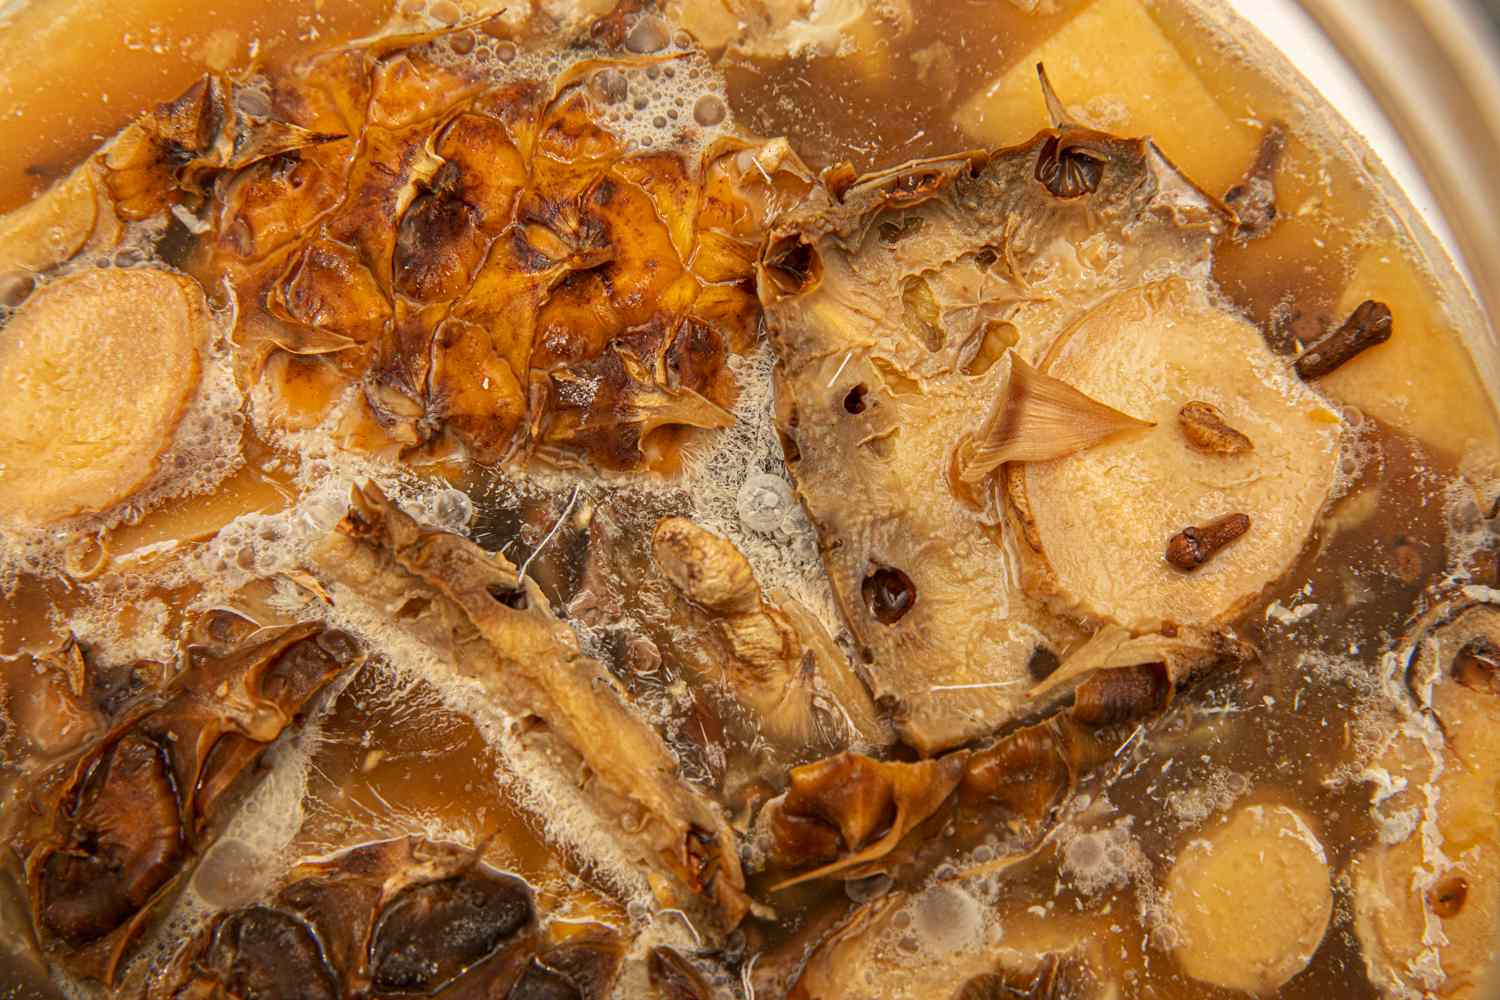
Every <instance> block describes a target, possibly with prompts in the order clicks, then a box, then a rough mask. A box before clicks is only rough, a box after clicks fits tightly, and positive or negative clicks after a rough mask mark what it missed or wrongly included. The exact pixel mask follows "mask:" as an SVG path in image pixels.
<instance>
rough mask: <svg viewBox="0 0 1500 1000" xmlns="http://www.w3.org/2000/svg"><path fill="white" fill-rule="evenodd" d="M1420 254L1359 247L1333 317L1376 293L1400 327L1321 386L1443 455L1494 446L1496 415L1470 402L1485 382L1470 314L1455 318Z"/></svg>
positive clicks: (1392, 246) (1400, 247) (1388, 246)
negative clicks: (1468, 332)
mask: <svg viewBox="0 0 1500 1000" xmlns="http://www.w3.org/2000/svg"><path fill="white" fill-rule="evenodd" d="M1419 261H1420V256H1419V255H1418V253H1417V251H1416V250H1415V249H1414V248H1411V247H1409V246H1407V245H1405V244H1401V243H1380V244H1375V245H1372V246H1369V247H1366V248H1364V249H1363V250H1362V251H1360V253H1359V255H1358V257H1357V259H1356V261H1355V264H1354V273H1353V275H1352V276H1351V278H1350V280H1349V285H1348V287H1347V288H1346V289H1345V291H1344V294H1343V295H1342V296H1341V297H1340V299H1339V302H1338V306H1337V308H1336V309H1335V311H1334V312H1335V317H1336V318H1335V319H1334V322H1335V323H1340V322H1342V321H1343V320H1344V319H1345V318H1346V317H1349V316H1352V315H1353V314H1354V312H1355V311H1356V310H1357V309H1358V308H1359V307H1360V305H1361V304H1363V303H1364V302H1366V301H1369V300H1374V301H1376V302H1381V303H1384V304H1385V305H1386V306H1387V307H1389V309H1390V312H1391V318H1392V329H1394V330H1395V333H1394V335H1393V336H1391V338H1390V339H1389V340H1387V341H1386V342H1385V343H1382V344H1378V345H1376V346H1373V347H1371V348H1370V349H1369V350H1366V351H1363V352H1361V353H1360V354H1359V355H1357V356H1356V357H1353V358H1351V359H1349V360H1348V361H1347V362H1346V363H1345V364H1343V365H1341V366H1340V367H1339V368H1338V369H1337V370H1336V371H1333V372H1330V373H1329V374H1327V375H1324V376H1323V377H1322V378H1320V379H1318V383H1317V386H1318V391H1319V392H1322V393H1325V394H1326V395H1327V396H1328V397H1329V398H1330V399H1334V400H1337V401H1338V402H1340V403H1349V404H1352V405H1353V406H1356V407H1358V408H1359V409H1360V410H1361V411H1363V412H1364V413H1367V414H1369V415H1370V416H1372V417H1375V418H1376V419H1378V420H1381V421H1383V422H1385V423H1386V424H1389V425H1390V426H1391V427H1394V428H1395V429H1396V430H1399V431H1404V432H1406V433H1408V434H1412V435H1414V436H1415V437H1417V438H1419V439H1420V440H1421V441H1422V443H1423V444H1424V445H1426V446H1427V447H1428V448H1431V449H1433V450H1435V451H1437V452H1439V453H1440V454H1443V455H1447V456H1450V457H1453V458H1457V457H1459V456H1462V455H1467V454H1470V453H1472V452H1473V451H1474V450H1475V449H1476V448H1485V449H1488V450H1494V448H1495V447H1496V444H1497V440H1500V434H1497V431H1496V427H1495V418H1494V415H1493V414H1492V412H1491V411H1490V410H1489V408H1487V407H1481V406H1471V405H1469V401H1471V400H1474V399H1482V398H1485V395H1484V394H1485V389H1484V385H1483V383H1482V382H1481V381H1480V378H1479V375H1478V373H1477V372H1476V371H1475V368H1474V360H1473V358H1472V357H1470V355H1469V353H1468V351H1466V350H1465V348H1464V343H1463V339H1462V337H1460V336H1459V333H1458V330H1459V329H1463V328H1465V325H1466V324H1467V322H1468V321H1467V320H1466V319H1465V317H1464V316H1463V315H1461V314H1460V315H1458V316H1456V317H1453V318H1450V316H1449V311H1450V310H1455V309H1458V308H1461V307H1460V306H1459V305H1458V304H1457V303H1456V302H1455V301H1449V302H1445V301H1443V300H1441V299H1439V298H1437V296H1436V295H1434V293H1433V292H1432V291H1431V290H1430V289H1429V287H1428V280H1427V279H1426V277H1425V276H1424V275H1423V273H1422V271H1421V269H1420V264H1419Z"/></svg>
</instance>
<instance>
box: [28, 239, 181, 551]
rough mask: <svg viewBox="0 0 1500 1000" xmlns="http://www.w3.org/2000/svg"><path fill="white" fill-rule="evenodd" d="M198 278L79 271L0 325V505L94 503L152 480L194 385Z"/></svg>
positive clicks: (58, 509) (62, 509) (81, 509)
mask: <svg viewBox="0 0 1500 1000" xmlns="http://www.w3.org/2000/svg"><path fill="white" fill-rule="evenodd" d="M208 336H209V315H208V307H207V304H206V303H205V302H204V299H203V293H202V291H201V290H200V289H199V288H198V286H197V284H195V283H194V282H192V281H191V280H189V279H187V278H184V277H182V276H180V275H176V274H172V273H169V272H167V271H160V270H154V269H150V268H137V269H125V268H109V269H107V270H90V271H80V272H76V273H74V274H70V275H68V276H67V277H64V278H60V279H59V280H57V281H56V282H53V283H51V284H48V285H46V286H45V287H43V288H42V289H41V290H40V291H38V292H36V293H35V294H34V295H33V296H32V297H31V298H29V299H28V300H26V303H25V304H24V305H23V306H22V307H21V308H20V309H19V310H18V311H17V312H16V314H15V316H14V317H12V319H11V321H10V322H9V323H8V324H6V326H5V327H4V332H3V335H0V515H3V516H6V517H11V518H15V519H17V520H20V521H24V522H27V523H32V524H43V523H48V522H54V521H60V520H63V519H65V518H69V517H72V516H74V515H77V514H81V513H86V512H97V511H104V510H108V509H109V508H111V507H113V506H115V505H116V504H119V503H121V502H123V501H124V500H127V499H129V498H130V497H131V496H132V495H133V494H135V493H136V492H138V491H139V490H140V489H142V488H143V487H145V486H146V485H147V484H148V483H150V481H151V479H152V477H153V476H154V475H155V474H156V471H157V468H158V466H159V464H160V461H161V458H162V456H163V455H164V454H165V453H166V452H167V450H168V449H169V448H170V447H171V445H172V439H173V435H174V434H175V433H176V431H177V424H178V421H179V420H180V419H181V417H182V414H183V411H184V410H185V409H186V408H187V405H188V402H189V400H190V399H191V398H192V396H193V392H194V390H195V389H196V388H197V385H198V372H199V367H200V363H201V353H202V351H203V349H204V347H205V345H206V342H207V339H208Z"/></svg>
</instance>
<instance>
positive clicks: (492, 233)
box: [104, 20, 807, 469]
mask: <svg viewBox="0 0 1500 1000" xmlns="http://www.w3.org/2000/svg"><path fill="white" fill-rule="evenodd" d="M617 28H618V25H613V26H612V25H611V24H610V23H602V24H601V26H599V27H598V28H596V30H595V31H594V33H593V35H592V36H591V37H590V38H589V39H588V40H586V41H585V44H587V45H590V46H597V47H595V48H592V49H579V50H578V52H577V53H576V54H570V56H569V59H568V60H566V61H564V62H563V64H562V68H561V69H548V68H544V66H545V65H546V64H543V63H541V62H531V61H528V60H526V59H524V58H523V59H515V65H514V66H510V65H507V64H502V62H501V61H500V60H498V59H494V58H491V59H490V60H489V61H488V62H485V61H482V60H480V59H478V58H468V59H456V58H455V57H454V53H455V52H456V51H457V49H456V48H455V46H460V47H462V46H463V45H467V46H471V47H472V46H473V44H474V42H473V38H474V35H473V33H472V32H471V31H469V30H467V29H466V30H464V31H462V32H458V31H455V32H439V33H435V34H423V35H412V36H406V37H399V36H398V37H394V38H386V39H382V40H381V41H379V42H377V43H373V44H371V45H368V46H365V47H359V46H356V47H352V48H348V49H342V50H336V51H334V52H332V53H325V54H322V55H319V56H317V57H315V58H311V59H309V60H307V61H305V62H304V63H302V64H299V65H298V66H296V67H295V68H294V71H293V72H292V73H291V74H289V75H288V76H287V77H284V78H283V77H277V78H275V79H273V80H272V81H270V86H269V96H266V93H267V92H266V91H265V90H264V89H247V88H242V87H239V86H238V85H234V84H230V83H227V82H223V81H219V80H217V79H215V78H209V79H208V80H206V81H205V82H204V83H202V84H200V85H199V87H197V88H195V90H194V91H193V92H190V93H189V94H187V95H185V96H184V97H183V98H182V99H181V100H179V101H177V102H174V103H173V104H171V105H166V106H163V108H162V109H160V110H159V111H158V112H157V113H156V114H155V115H153V116H150V117H148V118H147V119H145V120H144V121H143V122H142V123H141V124H140V125H138V126H135V127H134V129H133V130H132V131H130V132H127V133H126V134H125V135H124V136H122V137H121V138H120V139H118V140H116V143H115V145H114V146H113V147H111V149H110V151H109V153H108V155H107V156H106V158H105V161H104V162H105V163H106V164H107V165H109V167H110V170H111V173H110V182H111V185H112V187H111V190H112V191H114V193H115V195H116V199H117V203H118V204H119V205H120V206H121V211H123V212H125V213H126V214H128V215H131V216H132V217H141V215H142V214H143V213H147V212H149V211H152V210H154V211H162V210H165V208H166V207H167V206H168V205H176V206H178V207H179V209H180V207H181V206H182V205H184V204H189V205H197V204H199V203H200V202H203V201H204V200H205V199H206V200H207V204H206V205H205V206H204V208H203V209H202V213H203V215H204V217H206V219H207V220H208V221H209V222H210V224H211V225H212V230H211V233H210V235H209V236H208V237H207V238H206V240H205V245H206V249H205V251H204V252H202V253H200V255H199V259H198V260H197V262H196V264H195V269H196V271H197V273H199V274H200V275H202V276H203V277H204V278H205V280H208V279H209V278H216V277H217V276H218V275H221V274H225V273H227V274H228V275H229V276H230V279H231V282H232V283H233V284H234V286H235V287H236V289H237V291H238V293H239V301H240V302H241V304H242V307H243V308H242V312H241V315H240V318H239V329H238V331H237V341H238V343H239V344H240V346H241V350H242V356H241V359H240V369H241V371H242V373H243V376H244V377H245V378H246V379H247V380H256V379H258V378H259V377H260V373H261V372H262V371H263V370H264V368H265V365H266V363H267V360H268V359H274V358H275V357H276V356H279V355H280V354H282V353H291V354H295V355H304V356H316V357H318V358H319V361H318V362H317V366H319V367H321V368H323V369H324V370H325V371H326V372H328V373H329V374H330V376H331V377H335V378H336V379H337V380H338V381H341V382H342V383H344V384H345V385H353V386H356V387H357V388H358V390H359V391H358V393H357V396H358V398H357V400H356V401H355V402H354V404H353V406H352V408H350V407H345V408H344V410H343V411H342V412H341V413H340V414H339V415H338V418H337V424H336V429H337V430H338V433H339V434H340V436H341V439H342V440H343V441H344V443H345V444H347V445H349V446H353V447H359V448H365V449H369V450H375V451H380V452H383V453H387V454H401V453H405V454H410V453H413V452H414V451H415V450H417V449H420V448H423V447H426V446H433V447H439V446H442V445H444V444H458V445H461V446H462V447H463V448H464V449H466V451H467V453H468V454H469V455H470V456H471V457H473V458H474V459H476V460H478V461H481V462H495V461H499V460H503V459H508V458H511V457H514V456H517V455H521V454H531V455H538V456H540V457H543V458H545V459H547V460H550V461H554V462H556V463H559V464H576V463H578V462H580V461H587V462H592V463H593V464H595V465H598V466H602V467H604V468H608V469H631V468H638V467H641V466H643V465H652V464H658V463H667V464H670V459H669V458H668V454H669V451H670V449H669V448H668V447H666V446H668V445H670V444H671V442H673V441H676V440H680V439H682V438H683V436H684V431H683V429H684V428H722V427H727V426H729V425H731V424H732V423H733V417H732V416H731V415H730V413H729V409H728V408H729V407H730V406H731V405H732V404H733V401H734V398H735V394H736V389H735V385H734V380H733V378H732V376H731V375H730V373H729V371H728V369H727V367H726V361H727V358H728V356H729V355H730V354H732V353H737V352H744V351H746V350H748V349H749V348H750V347H751V346H752V345H753V336H754V320H755V314H756V306H755V299H754V294H753V289H752V288H751V285H750V282H751V280H752V279H753V262H754V259H755V255H756V249H757V247H758V241H759V233H760V222H761V219H762V216H763V213H764V212H765V211H766V210H767V209H768V207H769V206H770V205H771V204H773V203H774V202H775V201H776V198H775V197H767V196H768V195H774V193H775V192H774V189H775V188H776V187H777V186H778V185H783V184H785V185H789V189H794V190H798V191H800V190H801V189H805V187H806V186H807V181H806V180H805V179H803V178H800V177H796V176H794V175H793V173H787V172H786V171H784V170H782V169H781V168H779V167H777V166H775V165H774V164H773V165H771V166H770V168H769V169H768V168H767V162H766V161H764V160H763V159H760V160H757V159H756V150H755V148H754V147H751V146H748V145H747V144H746V143H744V142H741V141H739V140H734V139H727V138H722V137H721V138H718V139H715V138H714V135H716V134H718V133H716V132H715V131H714V130H712V129H705V128H703V127H699V126H696V125H693V124H692V123H691V122H690V121H689V122H687V123H684V124H681V125H676V126H674V127H673V130H672V131H671V133H670V135H664V136H659V137H657V138H655V139H653V140H648V141H647V142H646V144H645V146H644V147H643V146H641V145H640V140H639V138H638V137H637V138H630V137H629V136H628V135H627V133H626V131H625V126H623V125H622V124H620V122H621V120H622V119H621V117H620V108H621V106H622V104H624V103H628V101H629V100H631V99H632V98H631V96H630V95H634V94H638V93H640V92H641V89H642V88H644V87H649V86H652V85H653V84H652V83H651V81H652V80H654V79H656V78H657V74H661V73H663V72H665V73H666V74H667V75H668V76H675V77H676V79H677V80H678V81H679V82H680V84H681V85H686V84H687V79H688V75H689V71H690V70H692V69H694V68H698V69H700V70H701V66H700V63H701V62H702V57H701V55H699V54H697V53H696V52H695V51H694V50H691V49H678V48H673V47H671V46H670V45H669V46H668V47H667V48H666V49H665V50H661V51H653V52H651V53H649V54H638V52H637V51H632V50H630V49H629V48H628V47H627V46H626V45H625V44H624V43H623V42H622V41H621V40H620V39H619V38H618V37H616V36H618V35H619V34H620V32H619V31H618V30H617ZM484 30H485V31H486V32H489V34H488V35H485V34H483V33H481V38H482V40H483V41H484V42H485V43H486V44H490V45H503V46H509V47H510V51H512V52H514V50H515V47H516V45H517V42H519V43H520V44H521V45H523V46H524V45H526V44H529V42H528V40H527V39H526V38H525V37H522V36H518V39H517V42H512V41H511V40H509V39H508V38H507V37H506V35H507V33H509V32H511V31H513V30H514V29H510V28H507V27H505V26H504V25H503V24H501V23H500V21H498V20H497V21H495V22H492V23H488V24H486V25H485V28H484ZM460 37H462V38H464V39H465V41H463V42H459V41H457V39H458V38H460ZM508 58H514V57H513V56H512V57H508ZM551 65H552V66H553V67H556V66H557V63H556V62H554V63H552V64H551ZM648 72H649V73H650V74H652V75H651V76H650V77H649V78H648V76H647V74H648ZM695 78H696V77H695ZM708 78H709V77H708V74H707V73H704V74H703V79H704V80H705V81H707V80H708ZM705 85H706V84H699V85H697V86H699V87H700V88H701V87H702V86H705ZM705 99H711V100H720V98H718V97H716V96H714V95H712V94H707V93H706V94H705ZM247 104H248V105H249V106H250V110H249V111H247V110H246V105H247ZM205 132H206V133H207V137H206V138H204V137H202V136H201V134H202V133H205ZM188 133H191V135H192V136H193V137H194V138H192V139H191V140H189V139H187V138H185V137H184V136H185V135H186V134H188ZM345 134H347V135H348V139H347V141H342V140H341V139H340V137H341V136H343V135H345ZM179 147H182V148H184V149H186V150H187V151H186V152H182V153H179V154H178V155H177V156H176V158H175V159H173V158H171V157H168V158H167V159H168V160H170V164H168V163H165V162H164V160H163V154H162V153H161V150H177V149H178V148H179ZM183 158H188V163H187V164H186V165H185V166H173V167H172V168H171V169H167V167H168V166H170V165H171V164H175V163H176V162H177V160H180V159H183ZM788 169H790V170H792V171H793V172H795V167H794V166H791V167H789V168H788ZM268 385H269V387H270V388H271V390H272V395H271V396H270V397H269V399H268V402H269V404H270V405H271V407H272V409H270V410H268V411H265V412H260V413H258V414H257V417H258V419H259V420H260V421H261V422H262V423H263V425H265V426H268V427H286V426H288V424H287V422H286V418H285V416H284V413H283V410H282V409H281V400H280V399H279V398H278V397H277V395H276V393H277V392H279V390H280V382H279V381H277V380H273V381H272V382H270V383H268ZM332 414H333V404H332V402H330V403H329V404H328V405H327V406H325V407H323V408H322V409H321V411H320V412H319V414H318V416H320V417H321V418H327V417H330V416H331V415H332ZM294 419H296V420H297V421H298V422H300V423H302V424H304V425H305V424H306V423H307V420H306V419H305V418H294Z"/></svg>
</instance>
